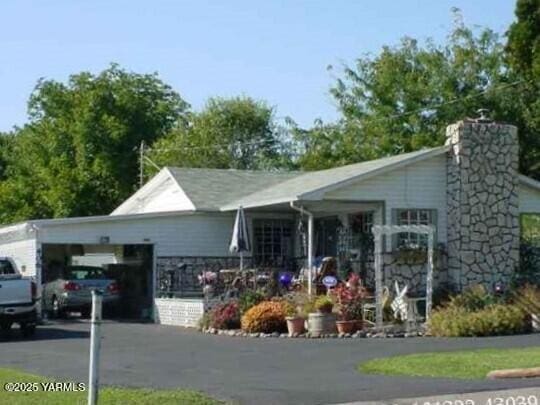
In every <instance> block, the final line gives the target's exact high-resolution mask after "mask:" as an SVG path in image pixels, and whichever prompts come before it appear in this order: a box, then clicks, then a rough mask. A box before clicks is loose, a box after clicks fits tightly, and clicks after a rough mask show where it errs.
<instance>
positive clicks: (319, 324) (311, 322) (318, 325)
mask: <svg viewBox="0 0 540 405" xmlns="http://www.w3.org/2000/svg"><path fill="white" fill-rule="evenodd" d="M308 330H309V334H310V335H311V336H313V337H320V336H321V335H328V334H330V333H336V316H335V315H334V314H321V313H320V312H316V313H311V314H309V317H308Z"/></svg>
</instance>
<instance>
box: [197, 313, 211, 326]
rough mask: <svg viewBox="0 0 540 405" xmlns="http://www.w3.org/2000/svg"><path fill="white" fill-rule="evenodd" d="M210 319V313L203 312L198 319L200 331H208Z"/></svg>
mask: <svg viewBox="0 0 540 405" xmlns="http://www.w3.org/2000/svg"><path fill="white" fill-rule="evenodd" d="M211 321H212V319H211V317H210V312H205V313H204V314H203V316H202V317H201V319H199V322H198V326H199V329H200V330H204V329H208V328H209V327H210V326H211V323H212V322H211Z"/></svg>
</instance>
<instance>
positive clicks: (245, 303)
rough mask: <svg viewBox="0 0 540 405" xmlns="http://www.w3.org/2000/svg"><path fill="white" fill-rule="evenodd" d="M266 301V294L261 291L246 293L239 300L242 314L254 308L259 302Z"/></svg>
mask: <svg viewBox="0 0 540 405" xmlns="http://www.w3.org/2000/svg"><path fill="white" fill-rule="evenodd" d="M262 301H264V294H263V293H261V292H259V291H246V292H245V293H243V294H241V295H240V297H239V298H238V305H239V306H240V313H241V314H244V313H246V311H247V310H248V309H250V308H251V307H254V306H255V305H257V304H258V303H259V302H262Z"/></svg>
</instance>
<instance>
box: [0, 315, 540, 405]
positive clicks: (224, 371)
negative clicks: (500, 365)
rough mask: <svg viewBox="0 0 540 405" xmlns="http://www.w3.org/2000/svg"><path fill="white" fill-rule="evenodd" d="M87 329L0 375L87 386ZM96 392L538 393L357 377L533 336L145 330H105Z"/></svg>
mask: <svg viewBox="0 0 540 405" xmlns="http://www.w3.org/2000/svg"><path fill="white" fill-rule="evenodd" d="M89 330H90V325H89V324H88V323H85V322H66V323H56V324H53V325H48V326H41V327H39V328H38V332H37V334H36V337H35V338H34V339H32V340H23V339H20V338H18V337H17V336H16V334H14V335H15V337H14V338H13V339H11V340H4V341H1V342H0V367H11V368H18V369H22V370H26V371H29V372H32V373H36V374H42V375H47V376H52V377H60V378H67V379H71V380H75V381H78V382H79V381H80V382H85V381H86V380H87V372H88V362H87V359H88V343H89ZM103 335H104V338H103V342H102V356H101V382H102V383H103V384H108V385H123V386H141V387H155V388H191V389H197V390H201V391H204V392H206V393H208V394H210V395H212V396H214V397H216V398H220V399H224V400H232V401H234V402H236V403H240V404H253V403H257V404H328V403H339V402H349V401H360V400H361V401H366V400H376V399H378V400H380V399H390V398H398V397H415V396H428V395H434V394H449V393H458V392H469V391H481V390H494V389H505V388H517V387H525V386H529V387H530V386H536V387H540V380H538V379H537V380H506V381H487V380H485V381H484V380H479V381H462V380H451V379H432V378H409V377H385V376H373V375H362V374H359V373H358V372H357V371H355V368H356V365H357V364H358V363H359V362H361V361H364V360H368V359H372V358H375V357H382V356H390V355H396V354H406V353H416V352H426V351H450V350H459V349H469V348H471V349H472V348H487V347H493V348H497V347H499V348H505V347H522V346H535V345H540V335H524V336H508V337H497V338H462V339H437V338H414V339H412V338H407V339H403V338H402V339H330V340H306V339H282V338H266V339H249V338H234V337H225V336H214V335H203V334H199V333H198V332H196V331H191V330H186V329H182V328H176V327H167V326H158V325H153V324H135V323H118V322H107V323H105V324H104V326H103Z"/></svg>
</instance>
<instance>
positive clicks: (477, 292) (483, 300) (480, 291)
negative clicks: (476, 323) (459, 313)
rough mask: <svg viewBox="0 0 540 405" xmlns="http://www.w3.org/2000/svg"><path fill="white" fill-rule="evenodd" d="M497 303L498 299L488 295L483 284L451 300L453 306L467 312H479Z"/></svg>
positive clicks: (470, 288) (472, 287)
mask: <svg viewBox="0 0 540 405" xmlns="http://www.w3.org/2000/svg"><path fill="white" fill-rule="evenodd" d="M496 302H497V300H496V298H495V297H494V296H493V295H491V294H490V293H488V292H487V290H486V288H485V287H484V286H483V285H481V284H479V285H474V286H471V287H469V288H467V289H466V290H465V291H463V292H462V293H461V294H459V295H456V296H454V297H451V298H450V303H451V304H452V305H454V306H455V307H459V308H463V309H465V310H467V311H478V310H481V309H484V308H486V307H487V306H489V305H493V304H495V303H496Z"/></svg>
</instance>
